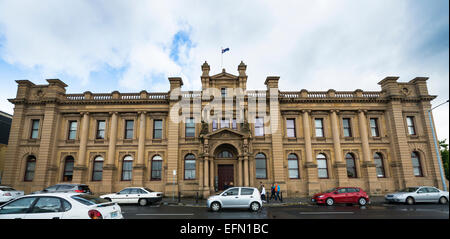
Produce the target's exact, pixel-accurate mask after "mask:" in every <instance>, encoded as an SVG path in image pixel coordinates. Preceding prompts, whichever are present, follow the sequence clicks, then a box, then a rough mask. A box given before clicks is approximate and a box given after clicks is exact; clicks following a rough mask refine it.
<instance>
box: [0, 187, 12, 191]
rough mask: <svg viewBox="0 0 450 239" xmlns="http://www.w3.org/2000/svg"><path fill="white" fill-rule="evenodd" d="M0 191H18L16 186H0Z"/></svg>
mask: <svg viewBox="0 0 450 239" xmlns="http://www.w3.org/2000/svg"><path fill="white" fill-rule="evenodd" d="M0 191H16V190H14V188H0Z"/></svg>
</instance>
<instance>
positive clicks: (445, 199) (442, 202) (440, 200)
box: [439, 197, 448, 204]
mask: <svg viewBox="0 0 450 239" xmlns="http://www.w3.org/2000/svg"><path fill="white" fill-rule="evenodd" d="M447 202H448V200H447V198H446V197H441V198H439V203H440V204H447Z"/></svg>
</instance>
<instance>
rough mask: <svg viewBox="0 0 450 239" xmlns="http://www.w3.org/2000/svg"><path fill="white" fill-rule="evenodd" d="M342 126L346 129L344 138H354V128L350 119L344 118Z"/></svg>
mask: <svg viewBox="0 0 450 239" xmlns="http://www.w3.org/2000/svg"><path fill="white" fill-rule="evenodd" d="M342 126H343V127H344V137H352V127H351V124H350V118H343V119H342Z"/></svg>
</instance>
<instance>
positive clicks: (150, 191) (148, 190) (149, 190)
mask: <svg viewBox="0 0 450 239" xmlns="http://www.w3.org/2000/svg"><path fill="white" fill-rule="evenodd" d="M144 189H145V190H147V192H149V193H152V192H154V191H153V190H151V189H149V188H144Z"/></svg>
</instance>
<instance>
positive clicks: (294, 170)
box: [288, 154, 300, 179]
mask: <svg viewBox="0 0 450 239" xmlns="http://www.w3.org/2000/svg"><path fill="white" fill-rule="evenodd" d="M288 168H289V178H293V179H295V178H300V174H299V168H298V157H297V155H296V154H289V156H288Z"/></svg>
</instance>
